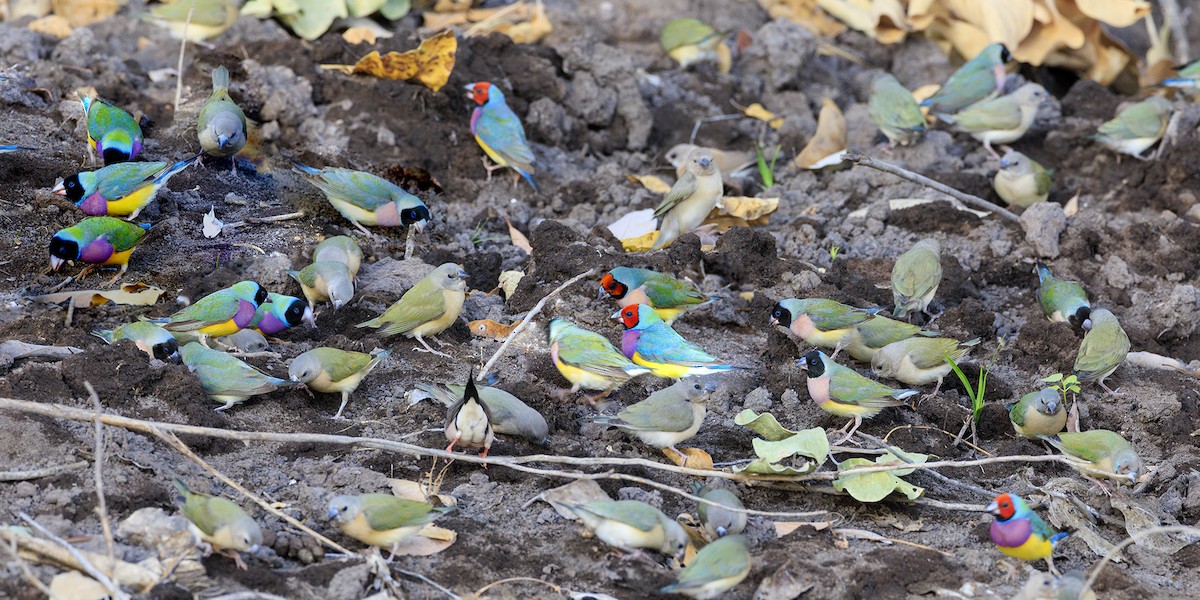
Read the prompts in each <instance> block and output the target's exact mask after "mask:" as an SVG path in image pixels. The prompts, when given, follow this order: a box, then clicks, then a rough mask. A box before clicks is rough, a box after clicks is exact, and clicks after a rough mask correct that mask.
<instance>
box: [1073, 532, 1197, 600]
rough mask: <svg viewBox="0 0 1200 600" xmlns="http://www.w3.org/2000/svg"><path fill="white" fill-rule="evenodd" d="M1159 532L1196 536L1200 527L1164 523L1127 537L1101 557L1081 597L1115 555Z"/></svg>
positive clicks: (1080, 595) (1084, 585) (1081, 591)
mask: <svg viewBox="0 0 1200 600" xmlns="http://www.w3.org/2000/svg"><path fill="white" fill-rule="evenodd" d="M1159 533H1190V534H1192V535H1195V536H1200V529H1198V528H1196V527H1188V526H1186V525H1163V526H1160V527H1151V528H1150V529H1147V530H1145V531H1139V532H1137V533H1135V534H1133V535H1131V536H1129V537H1128V538H1126V539H1125V541H1123V542H1121V543H1120V544H1117V545H1116V546H1113V547H1112V549H1111V550H1109V551H1108V554H1105V555H1104V558H1102V559H1100V562H1099V564H1097V565H1096V570H1095V571H1092V574H1091V576H1089V577H1088V578H1087V582H1086V583H1084V584H1083V589H1082V590H1080V592H1079V597H1080V598H1082V597H1083V596H1084V593H1085V592H1087V591H1088V590H1090V589H1092V586H1094V585H1096V580H1097V579H1099V578H1100V572H1101V571H1103V570H1104V567H1105V565H1107V564H1108V563H1110V562H1112V559H1113V557H1114V556H1116V555H1117V554H1120V552H1121V550H1123V549H1124V548H1125V547H1126V546H1128V545H1130V544H1133V543H1136V542H1137V541H1138V540H1141V539H1144V538H1147V537H1150V536H1152V535H1155V534H1159ZM1188 543H1189V544H1194V543H1196V541H1195V540H1193V541H1191V542H1188Z"/></svg>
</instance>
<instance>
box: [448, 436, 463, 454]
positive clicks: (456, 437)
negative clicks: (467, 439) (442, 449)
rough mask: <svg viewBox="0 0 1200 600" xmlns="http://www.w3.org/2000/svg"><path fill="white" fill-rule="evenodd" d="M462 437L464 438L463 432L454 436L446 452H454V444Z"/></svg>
mask: <svg viewBox="0 0 1200 600" xmlns="http://www.w3.org/2000/svg"><path fill="white" fill-rule="evenodd" d="M460 439H462V434H461V433H460V434H458V435H456V436H454V439H452V440H450V445H449V446H446V452H454V445H455V444H457V443H458V440H460Z"/></svg>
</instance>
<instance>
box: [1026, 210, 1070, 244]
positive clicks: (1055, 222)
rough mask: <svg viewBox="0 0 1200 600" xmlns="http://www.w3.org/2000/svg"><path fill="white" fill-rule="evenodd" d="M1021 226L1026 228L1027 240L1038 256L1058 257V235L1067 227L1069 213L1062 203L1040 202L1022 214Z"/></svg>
mask: <svg viewBox="0 0 1200 600" xmlns="http://www.w3.org/2000/svg"><path fill="white" fill-rule="evenodd" d="M1021 227H1022V228H1024V229H1025V241H1027V242H1029V243H1030V244H1031V245H1032V246H1033V250H1034V252H1035V253H1037V255H1038V256H1041V257H1043V258H1057V257H1058V236H1059V235H1060V234H1062V232H1063V230H1064V229H1066V228H1067V215H1066V214H1065V213H1063V209H1062V205H1061V204H1058V203H1056V202H1038V203H1037V204H1034V205H1033V206H1030V207H1029V208H1027V209H1025V212H1024V213H1022V214H1021Z"/></svg>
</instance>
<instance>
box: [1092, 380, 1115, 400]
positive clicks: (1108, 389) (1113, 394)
mask: <svg viewBox="0 0 1200 600" xmlns="http://www.w3.org/2000/svg"><path fill="white" fill-rule="evenodd" d="M1104 380H1105V378H1104V377H1101V378H1100V380H1099V381H1097V382H1096V383H1098V384H1100V387H1102V388H1104V391H1106V392H1108V395H1109V396H1116V395H1118V394H1117V392H1115V391H1114V390H1113V389H1112V388H1109V387H1108V386H1107V385H1104Z"/></svg>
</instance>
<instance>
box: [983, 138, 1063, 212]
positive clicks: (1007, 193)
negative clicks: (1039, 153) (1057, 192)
mask: <svg viewBox="0 0 1200 600" xmlns="http://www.w3.org/2000/svg"><path fill="white" fill-rule="evenodd" d="M1050 186H1051V181H1050V171H1047V170H1046V167H1043V166H1042V165H1041V164H1040V163H1038V162H1037V161H1036V160H1033V159H1032V158H1029V157H1028V156H1025V155H1024V154H1021V153H1020V152H1017V151H1016V150H1009V151H1008V152H1005V153H1004V156H1003V157H1001V158H1000V170H999V171H996V176H995V177H994V178H992V188H993V189H995V190H996V195H997V196H1000V199H1001V200H1004V201H1005V202H1006V203H1008V204H1010V205H1012V206H1020V207H1022V208H1029V207H1030V206H1031V205H1033V204H1036V203H1038V202H1045V201H1046V198H1049V197H1050Z"/></svg>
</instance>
